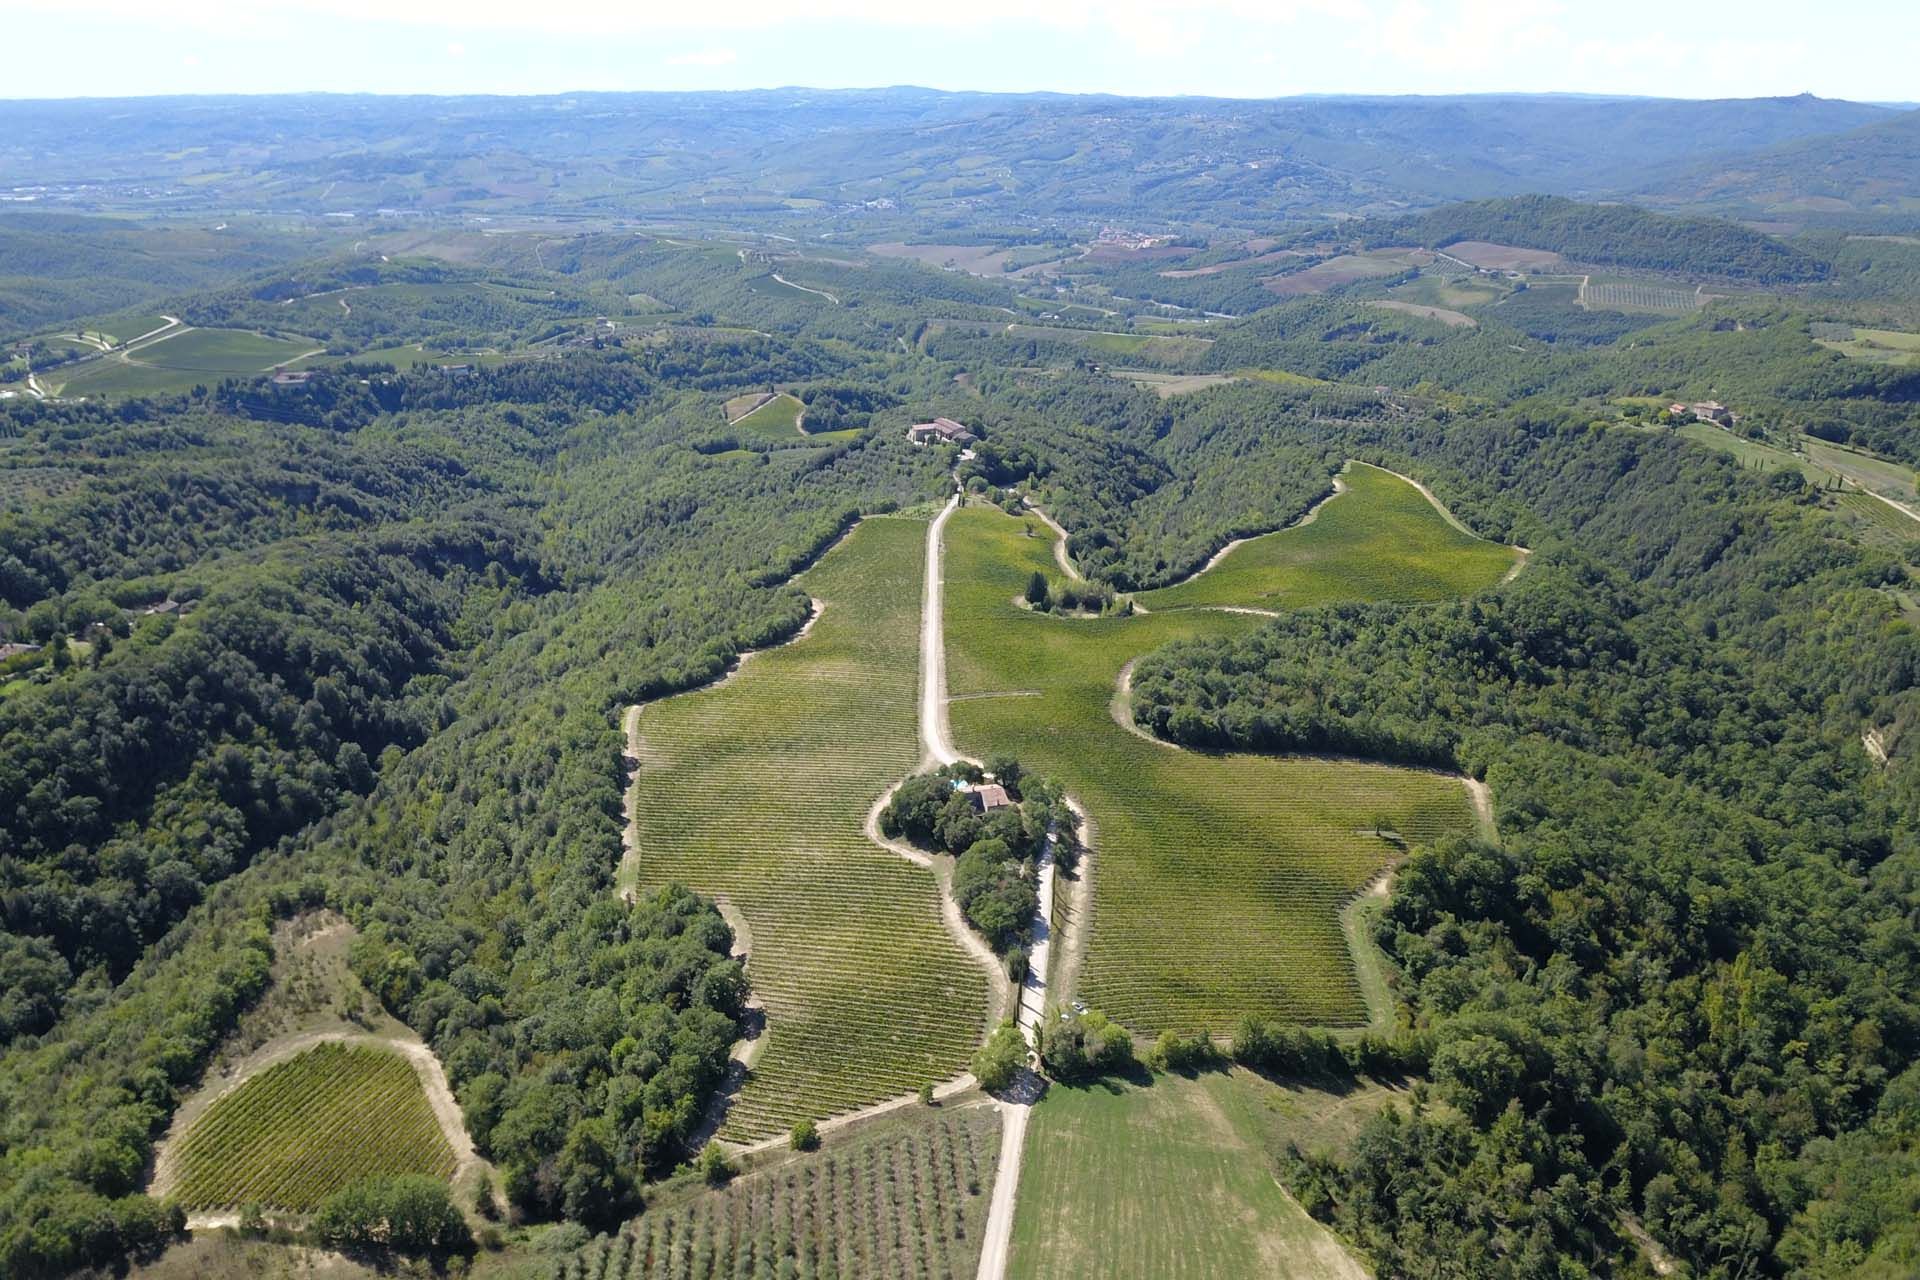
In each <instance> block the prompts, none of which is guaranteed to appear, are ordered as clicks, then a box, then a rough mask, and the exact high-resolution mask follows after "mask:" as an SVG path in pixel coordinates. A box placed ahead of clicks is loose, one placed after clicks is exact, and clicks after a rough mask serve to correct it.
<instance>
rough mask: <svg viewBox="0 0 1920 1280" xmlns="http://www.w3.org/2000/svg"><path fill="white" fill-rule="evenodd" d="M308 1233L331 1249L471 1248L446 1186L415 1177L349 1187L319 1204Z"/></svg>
mask: <svg viewBox="0 0 1920 1280" xmlns="http://www.w3.org/2000/svg"><path fill="white" fill-rule="evenodd" d="M313 1229H314V1234H315V1235H317V1236H318V1237H319V1238H320V1239H321V1241H322V1242H324V1243H326V1244H329V1245H332V1246H334V1247H336V1248H385V1249H392V1250H395V1251H397V1252H400V1253H440V1254H445V1253H459V1252H464V1251H466V1250H468V1249H471V1248H472V1247H473V1234H472V1232H470V1231H468V1230H467V1221H466V1219H465V1218H463V1217H461V1216H460V1211H459V1210H458V1209H456V1208H454V1206H453V1199H452V1197H451V1196H449V1195H448V1193H447V1185H446V1183H444V1182H439V1181H437V1180H435V1179H433V1178H426V1177H421V1176H420V1175H418V1174H402V1175H399V1176H397V1177H391V1178H364V1179H362V1180H361V1181H359V1182H354V1183H350V1184H348V1185H347V1186H345V1187H343V1188H341V1189H340V1190H339V1191H336V1192H335V1193H334V1194H333V1195H332V1196H330V1197H328V1199H327V1202H326V1203H325V1204H323V1205H321V1206H320V1212H319V1214H318V1215H316V1216H315V1218H314V1223H313Z"/></svg>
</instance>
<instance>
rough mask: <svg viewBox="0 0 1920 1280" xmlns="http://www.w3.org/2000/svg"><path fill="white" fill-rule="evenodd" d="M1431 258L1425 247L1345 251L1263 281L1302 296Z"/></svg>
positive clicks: (1286, 295) (1268, 286)
mask: <svg viewBox="0 0 1920 1280" xmlns="http://www.w3.org/2000/svg"><path fill="white" fill-rule="evenodd" d="M1431 261H1433V255H1432V254H1431V253H1429V252H1428V251H1426V250H1425V249H1372V250H1369V251H1367V252H1366V253H1342V254H1339V255H1337V256H1335V257H1331V258H1328V259H1327V260H1326V261H1324V262H1316V263H1314V264H1313V265H1312V266H1310V267H1308V268H1307V269H1306V270H1304V271H1290V272H1288V273H1287V274H1285V275H1279V276H1269V277H1268V278H1266V279H1265V280H1262V281H1261V282H1260V283H1261V285H1262V287H1264V288H1265V289H1267V290H1268V291H1269V292H1271V293H1277V294H1279V295H1280V296H1281V297H1283V298H1301V297H1306V296H1308V295H1310V294H1317V293H1325V292H1326V291H1327V290H1329V289H1334V288H1338V287H1339V286H1340V285H1343V284H1352V283H1353V282H1354V281H1356V280H1367V279H1371V278H1372V277H1374V276H1391V275H1398V274H1399V273H1401V272H1402V271H1407V270H1409V269H1411V268H1413V267H1423V266H1425V265H1427V264H1428V263H1429V262H1431Z"/></svg>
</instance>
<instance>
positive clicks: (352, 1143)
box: [171, 1043, 454, 1212]
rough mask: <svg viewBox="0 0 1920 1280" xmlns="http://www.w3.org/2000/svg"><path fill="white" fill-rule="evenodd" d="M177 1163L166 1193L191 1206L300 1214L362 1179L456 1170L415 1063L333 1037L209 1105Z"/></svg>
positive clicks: (444, 1174) (447, 1173)
mask: <svg viewBox="0 0 1920 1280" xmlns="http://www.w3.org/2000/svg"><path fill="white" fill-rule="evenodd" d="M176 1161H177V1169H178V1173H177V1177H176V1179H175V1183H174V1186H173V1189H172V1192H171V1194H172V1198H174V1199H176V1200H178V1201H179V1202H180V1203H181V1204H183V1205H185V1206H186V1207H187V1208H189V1209H220V1208H229V1207H234V1206H239V1205H245V1204H248V1203H254V1202H257V1203H259V1204H262V1205H266V1206H270V1207H272V1208H277V1209H289V1210H294V1211H297V1212H304V1211H308V1210H312V1209H317V1208H318V1207H319V1206H320V1203H321V1201H323V1200H325V1199H326V1198H327V1197H328V1196H330V1195H332V1194H333V1193H334V1192H335V1191H338V1190H339V1189H340V1188H342V1187H344V1186H346V1185H347V1184H348V1183H351V1182H356V1181H358V1180H360V1179H361V1178H370V1177H378V1176H383V1175H389V1174H401V1173H423V1174H427V1175H430V1176H432V1177H436V1178H446V1177H451V1176H452V1174H453V1168H454V1155H453V1149H452V1148H451V1147H449V1146H448V1145H447V1139H446V1136H445V1135H444V1134H443V1133H441V1131H440V1123H439V1121H438V1120H436V1119H435V1118H434V1114H433V1109H432V1108H431V1107H430V1106H429V1105H428V1104H427V1096H426V1093H425V1091H424V1090H423V1089H422V1088H421V1086H420V1077H419V1076H418V1074H416V1073H415V1071H414V1067H413V1064H412V1063H410V1062H408V1061H407V1060H406V1059H405V1058H403V1057H401V1056H400V1055H399V1054H397V1053H392V1052H389V1051H388V1050H385V1049H376V1048H371V1047H368V1046H364V1045H344V1044H333V1043H327V1044H321V1045H317V1046H316V1047H314V1048H312V1049H309V1050H307V1051H306V1052H304V1053H302V1054H300V1055H299V1056H298V1057H294V1058H289V1059H288V1060H287V1061H285V1062H281V1063H277V1064H275V1065H274V1066H272V1067H269V1068H267V1069H266V1070H265V1071H263V1072H261V1073H260V1074H259V1075H257V1076H255V1077H254V1078H253V1079H251V1080H249V1081H247V1082H246V1083H245V1084H243V1085H241V1086H240V1087H239V1088H238V1089H235V1090H234V1091H233V1092H232V1093H230V1094H228V1095H226V1096H225V1097H223V1098H220V1099H219V1100H217V1101H216V1102H214V1103H213V1105H212V1106H210V1107H208V1108H207V1112H206V1114H205V1115H203V1116H201V1117H200V1118H199V1119H198V1120H197V1121H195V1122H194V1125H193V1127H192V1128H191V1129H189V1130H187V1132H186V1134H185V1135H184V1136H183V1137H182V1139H181V1142H180V1149H179V1151H178V1153H177V1156H176Z"/></svg>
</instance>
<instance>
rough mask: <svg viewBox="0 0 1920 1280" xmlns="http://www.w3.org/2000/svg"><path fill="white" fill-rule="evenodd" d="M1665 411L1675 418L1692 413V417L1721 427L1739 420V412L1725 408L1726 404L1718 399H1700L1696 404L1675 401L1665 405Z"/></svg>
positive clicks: (1728, 425)
mask: <svg viewBox="0 0 1920 1280" xmlns="http://www.w3.org/2000/svg"><path fill="white" fill-rule="evenodd" d="M1667 412H1668V413H1670V414H1672V415H1673V416H1674V417H1676V418H1684V417H1686V416H1687V415H1688V414H1692V415H1693V416H1694V418H1696V419H1697V420H1699V421H1701V422H1711V423H1714V424H1716V425H1717V426H1722V427H1730V426H1732V425H1733V424H1734V423H1736V422H1738V421H1740V415H1739V414H1737V413H1735V412H1734V411H1733V410H1731V409H1729V408H1727V406H1725V405H1723V404H1721V403H1720V402H1719V401H1718V400H1702V401H1700V402H1699V403H1697V404H1681V403H1679V402H1678V401H1675V402H1674V403H1673V404H1670V405H1668V406H1667Z"/></svg>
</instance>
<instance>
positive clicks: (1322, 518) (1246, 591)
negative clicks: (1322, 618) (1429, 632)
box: [1139, 462, 1514, 610]
mask: <svg viewBox="0 0 1920 1280" xmlns="http://www.w3.org/2000/svg"><path fill="white" fill-rule="evenodd" d="M1344 481H1345V484H1346V486H1347V492H1346V493H1345V494H1343V495H1341V496H1339V497H1336V498H1333V499H1332V500H1330V501H1329V502H1327V503H1326V504H1325V505H1324V506H1322V507H1321V508H1320V510H1319V512H1318V513H1317V514H1316V515H1315V516H1314V518H1313V520H1312V522H1311V523H1309V524H1304V525H1299V526H1296V527H1294V528H1291V529H1283V530H1281V531H1280V532H1278V533H1269V534H1265V535H1263V536H1261V537H1258V538H1252V539H1249V540H1248V541H1246V542H1243V543H1241V544H1240V545H1239V546H1238V547H1235V548H1234V549H1233V550H1232V551H1230V552H1228V553H1227V554H1226V556H1224V557H1223V558H1222V559H1221V560H1220V562H1219V563H1218V564H1216V565H1215V566H1214V567H1213V568H1211V569H1209V570H1208V571H1207V572H1206V573H1204V574H1201V575H1200V576H1199V577H1197V578H1192V579H1189V580H1188V581H1186V582H1183V583H1181V584H1179V585H1178V586H1173V587H1165V588H1162V589H1161V590H1159V591H1148V592H1143V593H1142V594H1141V595H1140V596H1139V600H1140V603H1141V604H1143V605H1145V606H1147V607H1148V608H1149V609H1156V610H1158V609H1178V608H1183V607H1186V606H1190V605H1221V604H1225V605H1251V606H1257V607H1259V608H1263V609H1302V608H1308V607H1311V606H1313V605H1319V604H1331V603H1334V602H1336V601H1341V600H1393V601H1422V600H1450V599H1454V598H1456V597H1459V596H1463V595H1467V594H1470V593H1471V592H1474V591H1477V590H1479V589H1480V588H1482V587H1486V586H1489V585H1491V584H1492V583H1494V582H1496V581H1498V580H1499V578H1500V576H1501V575H1502V574H1504V573H1505V572H1507V570H1508V569H1510V568H1512V567H1513V557H1514V552H1513V549H1512V548H1511V547H1503V546H1501V545H1499V544H1498V543H1494V542H1487V541H1485V540H1483V539H1480V538H1476V537H1474V536H1473V535H1472V534H1469V533H1463V532H1461V531H1460V530H1459V529H1457V528H1455V527H1454V526H1453V525H1451V524H1449V523H1448V522H1447V520H1446V518H1445V517H1444V516H1442V515H1441V514H1440V513H1439V512H1438V511H1437V510H1435V509H1434V506H1433V504H1432V503H1431V502H1429V501H1427V498H1426V495H1424V494H1422V493H1421V492H1420V491H1419V490H1418V489H1416V488H1414V487H1413V486H1412V485H1410V484H1408V483H1407V482H1406V481H1404V480H1402V479H1400V478H1399V477H1398V476H1396V475H1394V474H1393V473H1392V472H1390V471H1382V470H1381V469H1380V468H1378V467H1370V466H1367V465H1366V464H1365V463H1359V462H1356V463H1354V464H1352V465H1351V466H1349V467H1348V468H1347V470H1346V473H1345V476H1344Z"/></svg>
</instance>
